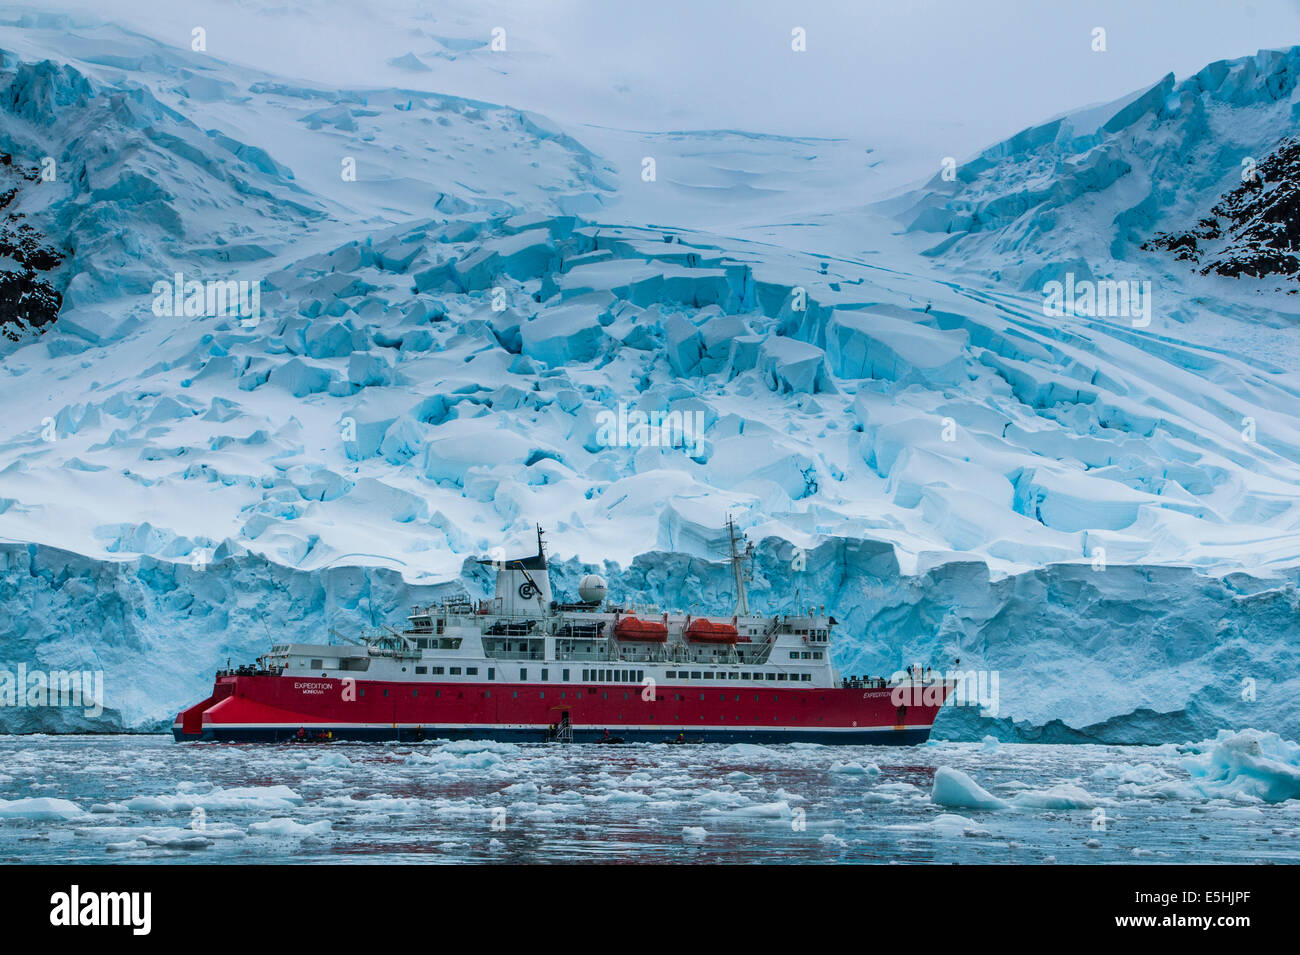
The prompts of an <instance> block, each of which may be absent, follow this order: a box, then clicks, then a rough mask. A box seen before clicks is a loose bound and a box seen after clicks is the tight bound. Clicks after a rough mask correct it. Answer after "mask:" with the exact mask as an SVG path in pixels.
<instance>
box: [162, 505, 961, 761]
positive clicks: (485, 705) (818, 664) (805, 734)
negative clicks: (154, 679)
mask: <svg viewBox="0 0 1300 955" xmlns="http://www.w3.org/2000/svg"><path fill="white" fill-rule="evenodd" d="M727 531H728V538H729V541H730V560H731V567H732V573H733V576H734V580H735V586H736V596H737V601H736V607H735V610H734V612H733V613H732V614H730V615H719V614H716V613H715V614H707V613H683V612H667V611H661V610H660V609H659V608H658V607H654V606H635V605H628V604H624V603H620V602H618V601H616V600H612V599H610V597H609V594H608V592H607V585H606V583H605V581H604V580H603V579H601V578H600V577H599V576H597V575H595V574H590V575H588V576H586V577H585V578H584V579H583V580H582V581H581V583H580V585H579V588H578V593H577V595H576V598H577V599H576V600H573V601H569V602H565V601H559V600H555V599H553V598H552V593H551V581H550V576H549V572H548V569H547V557H546V547H545V542H544V539H543V534H542V530H541V528H540V527H538V529H537V553H536V554H535V555H533V556H530V557H525V558H521V559H516V560H498V561H490V560H483V561H480V563H482V564H485V565H490V566H492V567H494V568H495V571H496V590H495V595H494V596H493V597H492V598H491V599H487V600H480V601H473V600H470V599H468V598H466V597H457V598H453V599H447V600H444V601H442V602H440V603H436V604H433V605H430V606H424V607H419V606H417V607H415V608H414V609H413V611H412V613H411V614H410V616H409V618H408V623H407V626H406V627H405V628H404V629H400V630H399V629H398V628H396V627H393V628H387V629H385V630H384V631H383V632H381V633H377V634H372V635H368V636H363V637H360V638H358V639H355V640H352V639H347V638H342V635H339V636H340V638H341V640H342V642H326V643H319V644H278V645H275V646H273V647H272V648H271V651H270V653H269V654H268V655H266V656H264V657H261V658H259V659H258V660H257V661H256V663H255V664H252V665H248V666H240V667H237V668H233V669H225V670H220V671H218V672H217V674H216V680H215V684H214V685H213V688H212V694H211V695H210V696H209V697H208V698H207V699H205V700H203V701H202V702H200V703H196V704H195V705H193V706H191V707H189V708H188V709H186V710H183V711H182V712H181V713H179V714H178V715H177V717H176V720H175V723H174V725H173V735H174V736H175V738H176V739H177V740H178V741H216V742H293V741H300V742H321V741H335V740H340V741H342V740H374V741H379V740H397V741H402V742H419V741H423V740H433V739H491V740H502V741H511V742H538V743H541V742H561V743H569V742H572V743H600V742H626V743H644V742H651V743H697V742H742V741H743V742H761V743H780V742H817V743H857V744H916V743H922V742H924V741H925V740H926V739H928V738H929V735H930V727H931V725H932V724H933V723H934V720H935V717H936V716H937V715H938V712H939V709H940V707H941V706H942V705H943V703H944V700H945V699H947V697H948V695H949V694H950V693H951V692H952V690H953V688H954V685H955V684H954V682H953V681H951V680H945V679H943V678H941V677H940V676H939V675H938V674H937V673H936V674H934V675H931V671H930V670H929V669H928V668H926V667H922V666H920V665H914V666H911V667H908V668H907V670H906V671H905V673H906V676H905V677H903V678H902V679H897V678H895V679H892V680H890V679H886V678H883V677H876V678H873V677H869V676H860V677H859V676H849V677H845V676H841V675H840V674H839V673H838V671H837V670H836V669H835V667H834V665H833V662H832V659H831V646H832V641H833V630H834V628H835V625H836V621H835V618H834V617H833V616H829V615H827V613H826V611H825V608H824V607H821V608H816V612H812V611H811V610H810V611H807V612H805V611H804V610H803V609H802V608H800V609H798V610H797V611H796V612H795V613H793V614H776V615H771V616H768V615H763V614H756V613H751V612H750V609H749V604H748V598H747V594H746V571H745V565H746V562H747V560H748V558H749V556H750V554H751V553H752V548H749V547H748V546H742V545H743V541H740V540H738V535H737V533H736V529H735V526H734V524H732V523H731V522H730V521H728V524H727Z"/></svg>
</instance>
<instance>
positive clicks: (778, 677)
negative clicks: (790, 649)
mask: <svg viewBox="0 0 1300 955" xmlns="http://www.w3.org/2000/svg"><path fill="white" fill-rule="evenodd" d="M776 678H777V679H778V680H784V679H786V675H785V674H784V673H778V674H777V675H776Z"/></svg>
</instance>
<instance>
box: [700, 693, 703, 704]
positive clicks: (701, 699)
mask: <svg viewBox="0 0 1300 955" xmlns="http://www.w3.org/2000/svg"><path fill="white" fill-rule="evenodd" d="M700 702H701V703H703V702H704V694H703V693H701V694H700Z"/></svg>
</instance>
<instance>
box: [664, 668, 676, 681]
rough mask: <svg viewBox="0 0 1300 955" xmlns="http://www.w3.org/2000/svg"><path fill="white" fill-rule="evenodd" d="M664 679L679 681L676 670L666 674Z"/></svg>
mask: <svg viewBox="0 0 1300 955" xmlns="http://www.w3.org/2000/svg"><path fill="white" fill-rule="evenodd" d="M664 679H666V680H675V679H677V671H676V670H669V671H668V672H667V673H665V674H664Z"/></svg>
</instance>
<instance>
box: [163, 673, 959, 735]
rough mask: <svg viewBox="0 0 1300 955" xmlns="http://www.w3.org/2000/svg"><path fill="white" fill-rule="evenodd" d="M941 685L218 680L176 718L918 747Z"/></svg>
mask: <svg viewBox="0 0 1300 955" xmlns="http://www.w3.org/2000/svg"><path fill="white" fill-rule="evenodd" d="M951 689H952V687H951V685H950V684H936V685H933V686H931V687H928V688H926V689H925V690H924V691H922V690H919V689H918V690H915V691H910V693H909V695H908V696H907V697H905V700H906V705H904V706H901V707H900V706H897V705H895V702H894V699H893V691H892V690H890V689H888V688H880V689H864V688H857V689H853V688H834V689H829V688H812V687H809V688H800V689H792V688H787V687H781V688H780V689H777V688H775V687H767V686H735V687H731V686H661V687H658V688H657V690H656V692H655V694H654V696H653V697H651V695H650V693H649V692H648V691H647V690H646V688H645V687H643V686H641V685H639V684H637V685H604V684H598V685H591V684H551V685H542V684H537V683H515V684H511V683H492V684H484V683H430V682H421V683H415V682H412V683H401V682H378V681H374V682H367V681H361V680H357V681H352V680H339V679H327V678H319V679H311V678H298V677H285V676H222V677H218V678H217V682H216V685H215V686H214V687H213V692H212V696H210V697H209V698H208V699H206V700H204V701H203V702H202V703H199V704H196V705H195V706H192V707H190V708H189V709H187V710H184V711H183V712H181V713H180V714H179V715H178V716H177V717H176V722H175V724H174V725H173V728H172V730H173V734H174V735H175V737H176V739H177V740H178V741H197V740H206V741H214V742H276V741H289V740H294V739H300V738H303V737H304V736H305V737H307V738H319V737H321V736H325V735H326V734H327V735H328V738H330V739H337V740H372V741H373V740H400V741H407V742H414V741H420V740H424V739H491V740H502V741H509V742H545V741H546V740H548V739H550V738H551V736H552V732H551V730H552V727H553V726H554V725H556V724H560V723H561V722H564V721H567V724H568V725H569V726H571V727H572V729H573V740H574V741H575V742H596V741H599V740H602V739H604V738H605V737H606V731H608V735H610V736H616V737H620V738H622V739H624V740H626V741H628V742H675V741H679V740H681V739H683V738H684V739H685V740H688V741H702V742H818V743H856V744H903V745H910V744H916V743H923V742H925V741H926V739H928V738H929V735H930V728H931V726H932V725H933V723H934V720H935V717H936V716H937V715H938V713H939V708H940V706H942V704H943V700H944V699H945V698H946V697H947V695H948V693H949V692H951Z"/></svg>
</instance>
